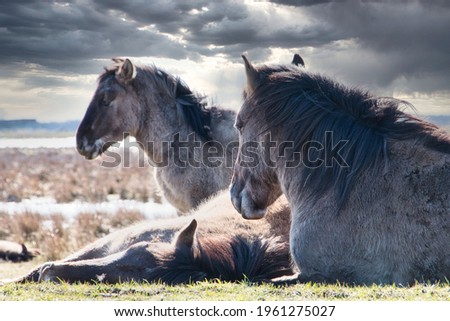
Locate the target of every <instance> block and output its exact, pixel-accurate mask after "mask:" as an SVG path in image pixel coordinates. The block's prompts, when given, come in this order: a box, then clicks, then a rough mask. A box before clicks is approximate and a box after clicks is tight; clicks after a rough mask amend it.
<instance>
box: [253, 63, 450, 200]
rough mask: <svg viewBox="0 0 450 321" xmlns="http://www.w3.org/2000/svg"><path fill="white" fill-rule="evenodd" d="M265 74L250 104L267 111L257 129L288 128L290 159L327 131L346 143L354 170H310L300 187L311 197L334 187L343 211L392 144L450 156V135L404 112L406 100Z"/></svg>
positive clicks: (298, 74)
mask: <svg viewBox="0 0 450 321" xmlns="http://www.w3.org/2000/svg"><path fill="white" fill-rule="evenodd" d="M260 71H261V72H262V75H264V77H263V79H262V80H261V82H260V85H259V86H258V87H257V88H256V90H255V91H254V92H253V93H252V95H251V97H249V101H250V103H252V104H253V105H255V106H257V108H261V110H263V113H264V117H263V120H262V121H261V123H259V124H256V128H262V129H263V131H262V133H265V132H269V131H277V130H278V129H279V128H289V133H287V132H284V135H287V136H283V139H285V140H286V141H292V142H293V143H294V148H293V150H292V153H291V154H293V153H294V152H300V151H302V148H305V147H307V146H308V142H312V141H317V142H322V143H323V142H324V141H325V135H327V134H326V132H331V133H332V135H333V141H334V143H336V142H338V141H341V140H342V141H347V145H346V146H345V147H344V148H342V153H341V155H342V157H343V159H344V160H345V161H346V163H347V164H348V165H349V166H335V164H333V166H319V167H318V168H311V167H309V166H305V170H304V171H303V173H302V175H301V177H300V182H298V186H299V188H301V189H302V191H301V192H300V194H302V195H306V197H310V198H313V199H315V200H317V199H318V198H319V197H320V196H321V195H323V193H324V192H326V191H327V190H329V189H330V188H334V190H335V196H336V198H337V201H338V206H339V208H341V207H342V206H343V205H344V204H345V201H346V199H347V197H348V193H349V191H350V190H351V188H352V185H353V183H354V181H355V178H356V177H357V176H358V175H359V174H360V173H361V172H362V171H364V170H367V169H371V168H374V165H375V164H377V163H379V162H387V161H388V152H387V146H388V144H389V142H390V141H392V140H409V139H415V140H417V142H418V143H420V142H421V143H422V144H423V145H424V146H425V147H428V148H431V149H434V150H437V151H440V152H443V153H450V138H449V135H448V134H447V133H445V132H444V131H442V130H439V128H438V127H437V126H436V125H434V124H432V123H429V122H427V121H425V120H421V119H419V118H417V117H415V116H413V115H410V114H407V113H405V112H404V110H403V109H404V107H412V105H410V104H409V103H407V102H405V101H402V100H398V99H394V98H386V97H374V96H372V95H370V94H369V93H368V92H366V91H362V90H360V89H357V88H348V87H345V86H343V85H340V84H338V83H337V82H335V81H333V80H331V79H329V78H326V77H324V76H321V75H318V74H311V73H307V72H304V71H303V70H298V68H292V67H285V68H284V70H280V68H279V67H275V68H271V67H268V66H263V67H260V68H259V69H258V72H260ZM305 144H306V145H305ZM332 148H333V146H330V145H326V146H324V148H323V150H321V151H317V152H316V153H315V154H314V156H315V157H316V158H313V159H322V160H323V159H325V155H326V153H330V152H331V151H332ZM288 156H292V155H288ZM328 156H330V155H328ZM306 165H308V164H306ZM306 186H307V187H306Z"/></svg>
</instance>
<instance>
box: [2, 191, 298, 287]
mask: <svg viewBox="0 0 450 321" xmlns="http://www.w3.org/2000/svg"><path fill="white" fill-rule="evenodd" d="M272 212H273V214H272ZM211 213H214V214H213V218H211ZM289 219H290V211H289V208H288V207H287V203H286V201H285V200H283V199H282V198H281V199H280V200H279V201H278V202H277V203H276V204H274V206H272V207H271V214H269V215H268V216H267V219H264V220H261V221H255V222H251V221H246V220H244V219H242V218H241V217H240V216H239V215H238V213H236V211H235V210H234V209H233V206H232V204H231V202H230V200H229V196H228V192H227V191H226V192H222V193H221V194H219V195H217V196H216V197H214V198H213V199H211V200H209V201H208V202H205V203H204V204H203V205H201V206H200V207H199V209H198V210H197V211H196V212H195V213H194V214H192V215H190V216H182V217H179V218H175V219H161V220H155V221H150V222H147V221H146V222H142V223H138V224H136V225H133V226H130V227H128V228H125V229H122V230H119V231H116V232H114V233H111V234H109V235H107V236H106V237H104V238H101V239H99V240H97V241H96V242H93V243H92V244H89V245H87V246H86V247H85V248H83V249H81V250H80V251H78V252H77V253H74V254H72V255H70V256H68V257H67V258H65V259H63V260H60V261H56V262H49V263H45V264H43V265H41V266H38V267H37V268H35V269H34V270H32V271H31V272H30V273H28V274H27V275H25V276H22V277H20V278H17V279H15V280H11V281H8V282H30V281H33V282H37V281H57V280H63V281H66V282H77V281H83V282H100V281H102V282H109V283H115V282H120V281H123V282H125V281H131V280H134V281H139V282H141V281H145V282H158V281H162V282H165V283H168V284H177V283H189V282H193V281H200V280H212V279H221V280H224V281H239V280H244V279H247V280H250V281H259V282H260V281H263V280H265V281H269V280H270V279H272V278H276V277H280V276H283V275H290V274H292V273H293V272H292V269H291V264H290V255H289V245H288V242H287V240H286V238H284V235H286V234H287V233H288V231H286V230H284V229H285V228H286V227H288V226H289ZM197 225H198V227H197ZM186 226H187V227H186ZM180 230H181V232H179V231H180ZM276 235H282V236H283V237H277V236H276Z"/></svg>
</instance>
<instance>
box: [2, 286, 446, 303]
mask: <svg viewBox="0 0 450 321" xmlns="http://www.w3.org/2000/svg"><path fill="white" fill-rule="evenodd" d="M0 300H7V301H23V300H36V301H38V300H45V301H50V300H59V301H73V300H77V301H80V300H89V301H95V300H102V301H103V300H152V301H317V300H321V301H323V300H339V301H343V300H345V301H359V300H363V301H372V300H385V301H397V300H402V301H431V300H432V301H437V300H440V301H450V286H449V285H421V284H417V285H415V286H413V287H409V288H401V287H395V286H375V285H374V286H368V287H365V286H362V287H348V286H344V285H322V284H310V283H309V284H297V285H293V286H286V287H274V286H273V285H270V284H263V285H251V284H248V283H246V282H242V283H223V282H200V283H197V284H188V285H179V286H166V285H163V284H137V283H120V284H114V285H108V284H95V285H90V284H82V283H80V284H67V283H63V284H50V283H35V284H33V283H27V284H7V285H4V286H0Z"/></svg>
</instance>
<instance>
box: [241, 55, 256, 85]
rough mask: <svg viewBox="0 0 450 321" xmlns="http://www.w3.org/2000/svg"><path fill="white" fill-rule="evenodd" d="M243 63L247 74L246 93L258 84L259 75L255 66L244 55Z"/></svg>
mask: <svg viewBox="0 0 450 321" xmlns="http://www.w3.org/2000/svg"><path fill="white" fill-rule="evenodd" d="M242 59H244V64H245V74H246V75H247V94H251V93H252V92H253V91H254V90H255V88H256V86H257V85H258V81H259V76H258V72H257V71H256V69H255V67H253V66H252V64H251V63H250V62H249V61H248V59H247V57H246V56H245V55H242Z"/></svg>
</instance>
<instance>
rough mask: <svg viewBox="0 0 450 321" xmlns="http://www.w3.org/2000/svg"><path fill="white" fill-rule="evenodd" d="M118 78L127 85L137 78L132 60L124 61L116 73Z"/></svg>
mask: <svg viewBox="0 0 450 321" xmlns="http://www.w3.org/2000/svg"><path fill="white" fill-rule="evenodd" d="M116 76H117V77H118V78H119V79H120V80H122V81H123V82H125V83H127V82H129V81H131V80H133V79H134V78H135V77H136V67H135V66H134V64H133V63H132V62H131V61H130V59H128V58H127V59H125V60H124V61H123V63H122V64H121V66H120V67H119V69H118V70H117V72H116Z"/></svg>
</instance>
